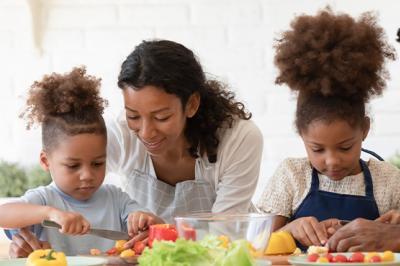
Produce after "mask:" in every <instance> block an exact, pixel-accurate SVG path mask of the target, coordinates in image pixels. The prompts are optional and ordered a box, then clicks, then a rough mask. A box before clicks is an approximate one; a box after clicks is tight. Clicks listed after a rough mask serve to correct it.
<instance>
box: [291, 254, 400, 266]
mask: <svg viewBox="0 0 400 266" xmlns="http://www.w3.org/2000/svg"><path fill="white" fill-rule="evenodd" d="M363 253H364V254H366V253H367V252H363ZM377 253H378V254H379V255H381V256H382V252H377ZM330 254H332V255H333V256H335V255H338V254H341V255H345V256H346V257H347V258H349V257H350V256H351V255H352V254H353V252H344V253H330ZM394 256H395V257H394V261H389V262H375V263H367V262H360V263H357V262H345V263H336V262H309V261H307V255H303V256H302V255H300V256H290V257H289V259H288V261H289V263H290V264H292V265H295V266H327V265H329V266H341V265H348V266H377V265H400V253H394Z"/></svg>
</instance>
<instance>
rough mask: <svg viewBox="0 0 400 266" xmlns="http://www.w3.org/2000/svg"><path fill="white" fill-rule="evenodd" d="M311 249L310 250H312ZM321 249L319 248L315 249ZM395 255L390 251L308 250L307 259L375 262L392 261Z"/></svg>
mask: <svg viewBox="0 0 400 266" xmlns="http://www.w3.org/2000/svg"><path fill="white" fill-rule="evenodd" d="M313 250H314V249H312V250H311V251H313ZM315 250H316V251H321V250H320V249H315ZM394 259H395V256H394V253H393V252H392V251H385V252H383V253H378V252H354V253H351V254H350V255H348V254H332V253H328V252H325V253H322V252H319V253H310V252H309V251H308V256H307V261H309V262H316V263H356V262H357V263H361V262H365V263H376V262H392V261H394Z"/></svg>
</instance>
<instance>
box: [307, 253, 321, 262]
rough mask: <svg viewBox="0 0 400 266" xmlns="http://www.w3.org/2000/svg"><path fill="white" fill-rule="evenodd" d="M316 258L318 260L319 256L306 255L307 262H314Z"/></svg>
mask: <svg viewBox="0 0 400 266" xmlns="http://www.w3.org/2000/svg"><path fill="white" fill-rule="evenodd" d="M318 258H319V255H318V254H310V255H308V257H307V260H308V261H309V262H316V261H317V259H318Z"/></svg>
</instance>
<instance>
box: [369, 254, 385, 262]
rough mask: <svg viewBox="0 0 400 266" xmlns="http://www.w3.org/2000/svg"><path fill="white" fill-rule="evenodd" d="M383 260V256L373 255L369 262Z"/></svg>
mask: <svg viewBox="0 0 400 266" xmlns="http://www.w3.org/2000/svg"><path fill="white" fill-rule="evenodd" d="M381 261H382V258H381V256H379V255H375V256H372V257H371V258H370V259H369V262H381Z"/></svg>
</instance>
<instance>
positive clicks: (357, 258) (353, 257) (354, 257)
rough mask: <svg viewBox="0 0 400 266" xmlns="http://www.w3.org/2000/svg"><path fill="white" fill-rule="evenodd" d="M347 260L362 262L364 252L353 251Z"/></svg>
mask: <svg viewBox="0 0 400 266" xmlns="http://www.w3.org/2000/svg"><path fill="white" fill-rule="evenodd" d="M349 262H364V254H362V253H361V252H355V253H353V254H352V255H351V256H350V258H349Z"/></svg>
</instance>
